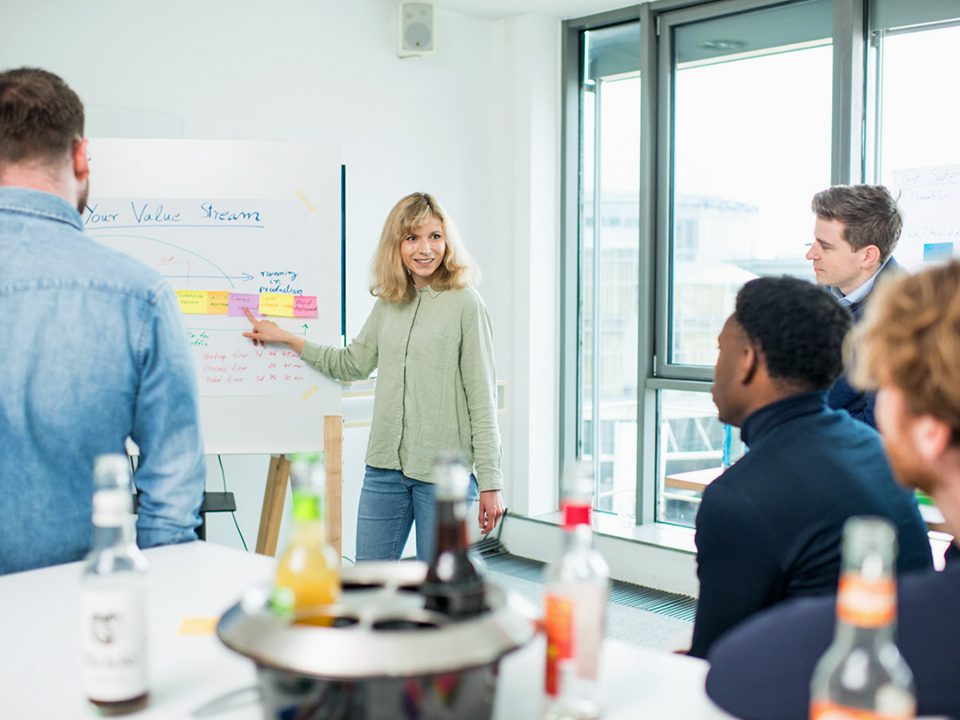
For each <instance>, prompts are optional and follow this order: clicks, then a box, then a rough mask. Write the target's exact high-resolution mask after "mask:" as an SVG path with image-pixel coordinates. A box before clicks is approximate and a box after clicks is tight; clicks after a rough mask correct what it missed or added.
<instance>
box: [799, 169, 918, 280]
mask: <svg viewBox="0 0 960 720" xmlns="http://www.w3.org/2000/svg"><path fill="white" fill-rule="evenodd" d="M810 209H811V210H813V212H815V213H816V215H817V217H819V218H823V219H824V220H838V221H840V222H842V223H843V224H844V228H843V239H844V240H846V241H847V242H848V243H850V246H851V247H852V248H853V249H854V250H862V249H863V248H865V247H866V246H867V245H876V246H877V248H879V250H880V262H884V261H885V260H886V259H887V258H888V257H890V255H891V253H893V249H894V248H895V247H896V246H897V240H899V239H900V230H901V229H902V228H903V216H902V215H901V214H900V208H899V207H898V206H897V201H896V199H895V198H894V197H893V195H891V194H890V191H889V190H887V188H885V187H884V186H883V185H834V186H833V187H831V188H827V189H826V190H823V191H821V192H818V193H817V194H816V195H814V196H813V201H812V202H811V203H810Z"/></svg>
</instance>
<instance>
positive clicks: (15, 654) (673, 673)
mask: <svg viewBox="0 0 960 720" xmlns="http://www.w3.org/2000/svg"><path fill="white" fill-rule="evenodd" d="M147 558H148V559H149V561H150V573H149V580H148V592H149V598H148V602H149V608H148V615H149V618H150V629H149V643H150V646H149V659H150V666H149V673H150V675H149V677H150V702H149V704H148V706H147V707H146V708H145V709H144V710H142V711H140V712H138V713H135V714H133V715H131V716H130V717H131V718H135V719H136V720H147V719H151V718H153V719H157V720H160V719H163V720H185V719H188V718H190V717H191V716H193V713H194V712H195V711H196V710H197V709H198V708H201V707H203V706H205V705H207V704H208V703H210V702H211V701H212V700H214V699H216V698H218V697H220V696H222V695H225V694H227V693H229V692H231V691H234V690H238V689H240V688H244V687H249V686H252V685H254V684H255V682H256V678H255V672H254V667H253V663H252V662H251V661H249V660H247V659H246V658H244V657H241V656H240V655H237V654H235V653H233V652H232V651H230V650H228V649H227V648H226V647H224V646H223V645H222V644H221V643H220V641H219V640H218V639H217V638H216V637H215V636H213V635H209V634H202V635H184V634H180V628H181V624H182V622H183V620H184V618H201V617H213V616H219V615H220V614H222V613H223V612H224V611H225V610H226V609H227V608H228V607H229V606H230V605H232V604H233V603H234V602H236V600H237V598H238V597H239V595H240V593H241V592H242V590H243V589H244V588H246V587H248V586H250V585H254V584H258V583H263V582H266V581H267V580H269V578H270V576H271V574H272V572H273V564H274V561H273V558H268V557H264V556H261V555H253V554H248V553H243V552H240V551H237V550H231V549H228V548H224V547H220V546H217V545H209V544H207V543H201V542H196V543H189V544H187V545H177V546H171V547H164V548H156V549H153V550H149V551H147ZM80 570H81V565H80V563H72V564H69V565H59V566H56V567H51V568H44V569H42V570H34V571H31V572H25V573H16V574H13V575H5V576H0V717H3V718H27V717H29V718H41V719H46V718H50V719H51V720H53V719H57V720H60V719H72V718H84V717H97V714H96V712H95V711H94V710H93V708H92V707H90V706H89V705H88V703H87V702H86V700H85V699H84V697H83V692H82V690H81V687H80V672H79V668H80V649H79V648H80V642H79V632H80V613H79V587H80V586H79V582H80ZM543 652H544V650H543V639H542V638H538V639H537V640H536V641H535V642H533V643H531V644H530V645H529V646H527V647H525V648H523V649H522V650H520V651H518V652H516V653H513V654H512V655H510V656H508V657H507V658H505V660H504V662H503V664H502V665H501V670H500V686H499V689H498V692H497V699H496V708H495V713H494V717H495V718H496V720H514V719H516V720H527V719H528V718H536V717H539V715H540V702H541V688H542V687H543ZM601 663H602V665H601V672H602V676H603V685H604V698H605V702H606V712H605V714H604V719H605V720H618V719H620V720H626V719H627V718H638V717H651V718H658V720H669V719H670V718H677V720H680V719H683V720H722V719H724V718H729V717H730V716H729V715H727V714H725V713H723V712H722V711H720V710H719V709H717V708H716V706H714V705H713V704H712V703H711V702H710V701H709V700H708V699H707V697H706V695H705V694H704V690H703V681H704V677H705V676H706V671H707V665H706V663H705V662H703V661H701V660H696V659H693V658H688V657H685V656H680V655H669V654H665V653H660V652H653V651H649V650H644V649H642V648H639V647H637V646H634V645H631V644H628V643H623V642H614V641H607V643H606V644H605V647H604V651H603V655H602V659H601ZM206 717H211V718H216V719H222V720H262V715H261V712H260V706H259V704H256V703H247V704H245V705H240V706H238V707H233V708H230V709H226V710H224V711H223V712H219V713H217V714H215V715H213V714H210V715H207V716H206Z"/></svg>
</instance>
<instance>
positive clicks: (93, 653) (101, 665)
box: [80, 455, 147, 715]
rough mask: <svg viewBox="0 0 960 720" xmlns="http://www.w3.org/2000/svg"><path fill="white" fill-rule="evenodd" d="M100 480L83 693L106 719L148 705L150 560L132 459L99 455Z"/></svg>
mask: <svg viewBox="0 0 960 720" xmlns="http://www.w3.org/2000/svg"><path fill="white" fill-rule="evenodd" d="M93 478H94V481H93V482H94V488H93V490H94V492H93V548H92V549H91V551H90V554H89V555H88V556H87V559H86V567H85V568H84V570H83V577H82V586H81V592H80V598H81V613H82V621H81V622H82V625H81V634H82V637H81V647H82V652H83V673H82V675H83V688H84V692H85V693H86V696H87V698H88V699H89V700H90V702H91V703H93V704H94V705H96V706H97V707H98V708H99V710H100V711H101V713H103V714H109V715H118V714H123V713H127V712H133V711H135V710H138V709H140V708H142V707H143V706H144V705H145V704H146V702H147V615H146V586H145V585H146V573H147V560H146V558H145V557H144V556H143V553H142V552H140V549H139V548H138V547H137V542H136V526H135V516H134V515H133V496H132V494H131V487H130V466H129V464H128V461H127V458H126V457H125V456H123V455H100V456H98V457H97V459H96V462H95V464H94V471H93Z"/></svg>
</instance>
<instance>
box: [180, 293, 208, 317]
mask: <svg viewBox="0 0 960 720" xmlns="http://www.w3.org/2000/svg"><path fill="white" fill-rule="evenodd" d="M177 300H179V301H180V312H182V313H186V314H188V315H206V313H207V291H206V290H177Z"/></svg>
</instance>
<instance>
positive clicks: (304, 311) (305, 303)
mask: <svg viewBox="0 0 960 720" xmlns="http://www.w3.org/2000/svg"><path fill="white" fill-rule="evenodd" d="M293 316H294V317H316V316H317V296H316V295H294V296H293Z"/></svg>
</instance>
